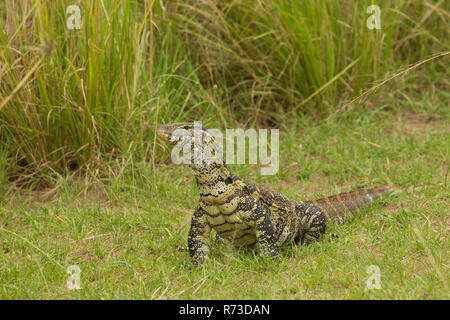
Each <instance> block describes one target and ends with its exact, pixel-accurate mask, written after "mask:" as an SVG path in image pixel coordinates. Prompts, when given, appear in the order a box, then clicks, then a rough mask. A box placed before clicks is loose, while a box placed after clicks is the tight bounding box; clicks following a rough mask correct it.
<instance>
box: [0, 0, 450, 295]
mask: <svg viewBox="0 0 450 320" xmlns="http://www.w3.org/2000/svg"><path fill="white" fill-rule="evenodd" d="M73 4H75V5H78V6H79V7H80V9H81V28H80V29H73V30H71V29H69V28H68V27H67V19H69V17H70V16H71V14H67V12H66V10H67V8H68V7H69V5H73ZM373 4H374V5H378V6H379V7H380V9H381V29H379V30H377V29H369V28H368V27H367V25H366V22H367V19H368V18H369V16H370V13H368V12H367V8H368V7H369V6H370V5H373ZM449 5H450V3H449V2H448V1H444V0H438V1H432V0H396V1H393V0H392V1H390V0H378V1H366V0H361V1H347V0H345V1H331V0H329V1H328V0H324V1H315V0H305V1H288V0H271V1H266V0H258V1H250V0H234V1H231V0H226V1H216V0H200V1H199V0H187V1H178V0H173V1H151V0H148V1H144V0H140V1H138V0H135V1H120V0H98V1H87V0H84V1H77V0H63V1H45V0H23V1H14V0H5V1H1V2H0V298H1V299H17V298H26V299H29V298H50V299H52V298H59V299H60V298H83V299H89V298H105V299H116V298H138V299H139V298H145V299H156V298H159V299H164V298H168V299H178V298H188V299H199V298H203V299H205V298H224V299H229V298H238V299H239V298H241V299H246V298H253V299H260V298H264V299H310V298H331V299H341V298H355V299H361V298H364V299H365V298H381V299H393V298H396V299H410V298H415V299H417V298H419V299H430V298H438V299H448V298H449V291H448V280H449V272H448V248H449V243H448V230H449V224H450V220H449V210H448V208H449V189H448V185H447V178H448V172H449V163H450V162H449V147H450V130H449V125H450V117H449V110H450V108H449V101H450V99H449V88H450V86H449V74H450V63H449V53H450V51H449V50H450V41H449V39H450V37H449V30H450V26H449V17H450V10H449V9H450V7H449ZM186 120H201V121H202V122H203V124H204V125H205V126H207V127H217V128H222V129H225V128H236V127H242V128H250V127H252V128H259V127H260V128H279V129H280V135H281V139H282V143H281V146H280V148H281V149H280V161H281V164H280V171H279V172H278V174H277V175H275V176H260V175H259V168H258V167H257V166H254V165H253V166H251V165H247V166H232V169H233V170H234V171H236V173H238V174H240V175H241V176H242V177H244V178H245V179H247V180H250V181H252V182H256V183H261V184H263V185H266V186H267V187H269V188H271V189H274V190H277V191H280V192H282V193H284V194H286V195H288V196H290V197H292V198H295V199H299V200H305V199H310V198H314V197H319V196H325V195H331V194H334V193H337V192H341V191H348V190H351V189H353V188H355V187H358V186H361V185H373V184H389V185H394V186H396V188H398V189H399V191H401V192H400V193H399V195H397V196H396V197H395V198H391V199H389V200H386V201H385V206H381V205H375V206H373V207H372V208H370V209H369V210H368V211H367V212H364V213H363V214H362V215H361V217H360V218H358V219H357V220H358V221H355V222H353V223H351V224H348V225H344V226H333V227H332V231H333V232H335V233H338V234H339V235H340V238H339V239H336V240H331V239H328V238H326V239H323V240H322V241H319V242H317V243H315V244H313V245H310V246H307V247H302V248H297V247H292V248H286V249H285V251H283V252H282V254H281V257H280V258H279V259H277V260H276V261H264V260H262V259H261V258H259V257H257V256H254V255H253V254H250V253H245V252H244V253H243V252H238V251H236V250H234V249H231V248H228V247H226V246H223V245H219V246H218V247H217V248H216V250H215V251H214V255H213V257H212V259H211V262H210V263H208V264H207V265H206V266H204V267H202V268H195V269H192V268H190V267H189V258H188V256H187V254H185V253H180V252H178V251H177V250H176V248H177V247H178V246H184V245H185V242H186V240H185V238H186V235H187V230H188V228H189V219H190V214H191V212H192V210H193V209H194V207H195V202H196V197H197V196H198V194H197V191H196V188H195V184H194V182H193V181H192V178H191V176H190V173H189V170H188V169H187V168H183V167H177V166H174V165H173V164H171V162H170V153H169V152H168V150H167V148H166V146H164V145H162V144H160V141H159V140H158V139H157V138H156V136H155V134H154V133H155V129H156V128H157V127H158V126H159V125H161V124H163V123H168V122H176V121H186ZM70 265H77V266H79V267H80V270H81V274H80V275H81V288H82V289H80V290H69V289H68V288H67V285H66V283H67V279H68V274H67V273H66V269H67V267H68V266H70ZM370 265H377V266H379V268H380V272H381V281H382V282H381V283H382V284H381V289H379V290H368V289H367V287H366V280H367V279H368V277H369V276H370V275H369V274H368V273H366V271H367V267H369V266H370Z"/></svg>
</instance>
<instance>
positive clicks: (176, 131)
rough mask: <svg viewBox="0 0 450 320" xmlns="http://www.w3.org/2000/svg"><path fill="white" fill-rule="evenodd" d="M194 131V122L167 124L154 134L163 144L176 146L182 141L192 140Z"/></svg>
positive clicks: (201, 128)
mask: <svg viewBox="0 0 450 320" xmlns="http://www.w3.org/2000/svg"><path fill="white" fill-rule="evenodd" d="M195 129H197V127H194V122H176V123H168V124H165V125H162V126H161V127H159V128H158V129H157V130H156V134H157V135H158V136H159V137H160V138H161V139H162V140H164V141H165V142H167V143H169V144H171V145H176V144H177V143H178V142H180V141H182V140H184V139H193V137H194V130H195ZM200 130H202V131H203V130H205V131H206V129H205V128H203V127H200Z"/></svg>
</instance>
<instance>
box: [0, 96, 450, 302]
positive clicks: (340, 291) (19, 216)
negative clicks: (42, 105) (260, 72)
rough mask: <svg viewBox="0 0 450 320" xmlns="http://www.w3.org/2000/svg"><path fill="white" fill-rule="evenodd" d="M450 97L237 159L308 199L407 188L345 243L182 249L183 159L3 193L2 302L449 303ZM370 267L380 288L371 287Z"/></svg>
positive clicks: (343, 231) (345, 119)
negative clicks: (267, 165)
mask: <svg viewBox="0 0 450 320" xmlns="http://www.w3.org/2000/svg"><path fill="white" fill-rule="evenodd" d="M445 94H446V93H444V92H438V93H437V94H433V95H432V96H427V97H423V98H422V99H420V98H419V97H417V100H416V101H415V102H412V103H411V104H410V103H407V104H406V105H403V106H402V110H401V111H398V112H392V111H390V110H386V108H385V109H383V108H380V109H377V110H375V111H372V112H370V113H368V114H360V113H358V112H353V111H348V112H347V113H345V114H344V115H342V117H340V118H339V119H334V120H330V121H324V122H322V123H320V124H314V125H312V126H311V127H304V126H303V127H302V126H299V127H297V128H296V129H293V130H294V131H293V133H292V132H288V131H281V135H282V137H284V139H282V143H281V152H280V155H281V159H280V162H281V165H280V172H279V174H278V175H275V176H268V177H262V176H260V175H259V170H258V166H250V165H244V166H237V165H236V166H233V169H234V170H235V171H236V172H238V173H239V174H240V175H241V176H243V177H244V178H246V179H248V180H251V181H254V182H258V183H262V184H263V185H265V186H268V187H270V188H272V189H275V190H278V191H280V192H283V193H284V194H286V195H288V196H290V197H293V198H296V199H299V200H305V199H309V198H314V197H320V196H324V195H331V194H334V193H336V192H341V191H347V190H350V189H353V188H355V187H357V186H360V185H371V184H380V183H387V184H391V183H392V184H394V185H396V187H397V188H398V189H399V190H400V191H401V192H400V193H399V194H398V195H397V196H395V197H392V198H389V199H387V200H385V201H384V202H383V203H382V204H376V205H374V206H372V207H371V208H370V209H369V210H367V211H366V212H364V213H363V214H362V215H361V217H359V218H357V219H356V221H353V222H351V223H349V224H345V225H342V226H333V227H331V230H330V232H334V233H337V234H338V235H339V238H338V239H331V238H330V237H329V236H326V237H325V238H324V239H322V240H321V241H318V242H316V243H313V244H311V245H309V246H302V247H295V246H292V247H287V248H285V249H283V250H282V251H281V254H280V256H279V258H277V259H275V260H273V261H270V260H269V261H268V260H265V259H262V258H261V257H258V256H255V255H253V254H252V253H249V252H239V251H237V250H235V249H231V248H228V247H227V246H226V245H223V244H220V245H218V247H217V248H216V249H215V250H213V253H212V257H211V259H210V261H209V263H207V264H206V265H205V266H203V267H199V268H192V267H191V266H190V259H189V257H188V254H187V253H182V252H179V251H177V247H179V246H185V245H186V237H187V232H188V228H189V222H190V215H191V213H192V211H193V209H194V207H195V205H196V201H197V200H196V198H197V197H198V191H197V190H196V188H195V183H194V181H193V179H192V176H191V175H190V172H189V169H188V168H186V167H180V166H174V165H172V164H169V163H167V164H164V165H163V164H160V165H158V168H157V175H156V177H153V176H152V175H151V174H149V173H150V172H151V171H152V169H151V164H149V163H141V164H135V165H134V166H133V167H128V168H126V169H125V170H124V171H123V172H122V173H121V174H118V175H117V176H116V177H112V178H110V179H109V180H107V181H97V182H95V181H94V182H92V183H91V184H90V185H86V183H84V182H83V181H81V182H80V181H79V180H80V179H79V178H78V177H68V178H63V177H60V178H59V179H57V181H55V187H54V189H49V190H43V191H41V192H31V193H30V194H22V195H21V196H19V195H17V194H16V195H15V197H13V198H9V197H7V200H6V201H4V202H3V206H2V208H1V209H0V210H1V215H0V217H1V221H0V226H1V229H0V248H1V250H2V254H1V255H0V270H1V272H0V284H1V285H0V298H2V299H12V298H14V299H15V298H27V299H28V298H50V299H54V298H58V299H61V298H83V299H99V298H104V299H120V298H125V299H129V298H132V299H150V298H153V299H156V298H161V299H163V298H167V299H183V298H186V299H230V298H237V299H343V298H345V299H448V298H449V291H448V279H449V272H448V266H447V264H448V259H449V256H448V245H449V243H448V230H447V225H448V216H449V209H448V208H449V198H450V193H449V188H448V173H449V159H450V158H449V149H450V143H449V142H450V132H449V131H448V127H449V124H450V123H449V117H448V108H447V106H446V105H442V104H439V101H441V100H440V99H442V98H443V95H445ZM428 103H431V104H432V106H433V108H434V109H433V110H431V109H430V108H429V107H428V106H427V107H425V108H424V109H423V110H421V111H417V109H421V106H422V107H423V105H426V104H428ZM412 107H414V109H413V108H412ZM414 110H416V111H414ZM300 145H301V148H300V147H299V146H300ZM138 172H139V173H140V174H137V173H138ZM69 265H78V266H79V267H80V268H81V270H82V272H81V286H82V289H81V290H78V291H77V290H74V291H70V290H67V289H66V288H65V283H66V280H67V274H66V273H65V268H67V267H68V266H69ZM370 265H377V266H378V267H379V268H380V271H381V289H380V290H367V289H366V280H367V279H368V277H369V274H367V273H366V269H367V267H368V266H370Z"/></svg>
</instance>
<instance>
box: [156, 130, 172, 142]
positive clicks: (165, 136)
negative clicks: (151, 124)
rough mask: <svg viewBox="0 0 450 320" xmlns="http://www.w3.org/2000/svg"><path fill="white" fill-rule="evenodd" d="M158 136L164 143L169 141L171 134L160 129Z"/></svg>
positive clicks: (157, 132) (157, 131)
mask: <svg viewBox="0 0 450 320" xmlns="http://www.w3.org/2000/svg"><path fill="white" fill-rule="evenodd" d="M156 134H157V135H158V137H160V138H161V139H163V140H164V141H169V138H170V137H169V134H168V133H167V131H166V130H164V128H162V127H161V128H159V129H156Z"/></svg>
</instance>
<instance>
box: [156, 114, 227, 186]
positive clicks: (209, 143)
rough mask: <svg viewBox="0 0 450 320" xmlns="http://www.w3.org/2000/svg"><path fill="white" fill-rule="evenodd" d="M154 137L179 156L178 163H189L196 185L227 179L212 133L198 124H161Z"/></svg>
mask: <svg viewBox="0 0 450 320" xmlns="http://www.w3.org/2000/svg"><path fill="white" fill-rule="evenodd" d="M156 134H157V135H158V136H159V137H160V138H161V139H162V140H163V141H165V142H166V143H168V144H170V145H172V146H174V147H176V148H177V149H178V151H181V152H182V153H183V159H184V160H183V161H181V162H183V163H187V164H189V166H190V168H191V169H192V170H193V171H194V175H195V176H196V178H197V182H202V181H203V180H205V181H207V182H211V181H219V180H220V181H222V180H224V179H226V178H227V177H228V176H229V174H230V172H229V171H228V169H227V168H226V165H225V164H224V161H223V157H222V150H221V146H219V145H220V142H221V141H220V142H219V144H218V143H216V139H215V136H214V135H213V130H211V131H208V130H207V129H206V128H205V127H203V126H202V124H201V122H200V121H198V122H197V121H196V122H177V123H169V124H165V125H163V126H161V127H159V128H158V129H157V130H156ZM185 152H187V157H186V158H184V157H185V156H186V154H185ZM175 154H178V153H177V152H175ZM172 156H173V154H172ZM172 160H174V158H172ZM176 163H180V162H178V161H176Z"/></svg>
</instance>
